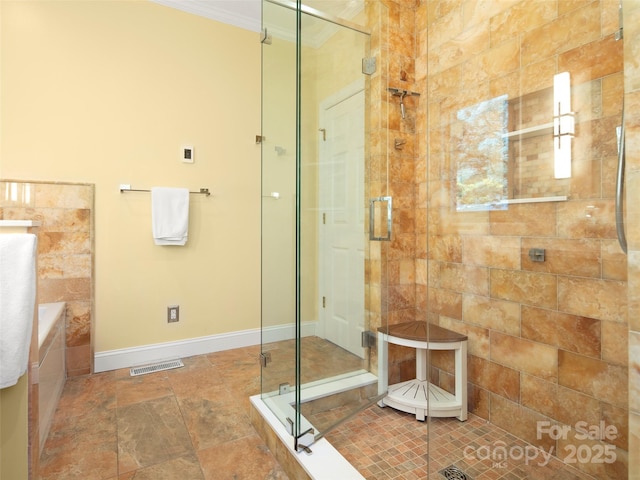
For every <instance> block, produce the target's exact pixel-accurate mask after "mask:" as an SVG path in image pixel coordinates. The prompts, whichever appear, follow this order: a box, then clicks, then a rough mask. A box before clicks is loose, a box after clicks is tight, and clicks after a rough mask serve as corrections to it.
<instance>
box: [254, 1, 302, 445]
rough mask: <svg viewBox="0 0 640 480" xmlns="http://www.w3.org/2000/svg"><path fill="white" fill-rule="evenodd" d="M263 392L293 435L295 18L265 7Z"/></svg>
mask: <svg viewBox="0 0 640 480" xmlns="http://www.w3.org/2000/svg"><path fill="white" fill-rule="evenodd" d="M262 17H263V18H262V23H263V33H262V40H261V41H262V132H261V136H260V137H258V138H256V142H257V143H261V146H262V282H261V283H262V302H261V304H262V328H261V335H262V338H261V364H262V372H261V373H262V374H261V382H262V385H261V393H262V398H263V400H264V402H265V404H266V405H268V406H269V407H270V409H271V410H272V411H273V412H274V413H275V414H276V416H277V417H278V418H279V420H280V421H281V422H282V423H283V424H284V425H285V426H287V428H289V429H290V432H291V433H293V430H292V429H293V424H294V423H295V413H294V410H293V409H292V408H291V404H292V403H294V398H295V396H294V387H295V385H296V353H297V348H296V333H297V325H296V306H297V305H296V225H297V223H296V174H297V163H296V152H297V140H296V119H297V111H296V95H295V92H296V75H297V73H296V71H297V70H296V69H297V62H296V57H297V54H296V42H295V38H296V13H295V10H291V9H287V8H283V7H281V6H278V5H275V4H273V3H270V2H263V8H262Z"/></svg>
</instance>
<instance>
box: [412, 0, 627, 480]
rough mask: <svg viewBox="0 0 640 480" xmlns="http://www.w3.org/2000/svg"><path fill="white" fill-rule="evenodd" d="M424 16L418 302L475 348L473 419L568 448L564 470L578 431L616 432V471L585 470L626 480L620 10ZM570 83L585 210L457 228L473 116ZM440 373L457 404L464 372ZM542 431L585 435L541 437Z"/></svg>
mask: <svg viewBox="0 0 640 480" xmlns="http://www.w3.org/2000/svg"><path fill="white" fill-rule="evenodd" d="M420 8H424V9H426V11H427V24H426V25H423V26H418V28H419V29H425V27H426V29H425V30H424V31H425V34H424V35H426V37H427V52H426V56H425V57H423V58H421V59H419V61H422V62H424V65H425V67H424V70H426V71H427V72H428V77H427V84H428V94H427V98H428V100H427V102H425V103H426V104H425V105H423V108H424V113H425V115H427V124H428V137H427V138H428V149H427V164H428V174H427V177H426V178H427V180H426V182H425V189H426V191H427V207H428V229H427V232H428V245H429V250H428V252H427V253H426V256H425V257H424V258H425V259H426V261H427V263H428V265H427V272H428V275H427V281H426V284H425V285H421V286H419V287H418V288H425V289H426V292H427V293H426V297H427V301H426V302H425V304H423V305H420V306H419V307H420V308H422V309H424V312H425V315H428V316H430V317H431V318H432V320H434V321H437V322H438V323H439V324H440V325H442V326H445V327H447V328H450V329H452V330H456V331H459V332H463V333H466V334H467V335H468V336H469V353H470V355H469V361H468V365H469V383H470V390H469V392H470V400H469V407H470V410H471V411H472V412H474V413H476V414H478V415H480V416H482V417H484V418H486V419H488V420H490V421H491V422H492V423H495V424H497V425H499V426H501V427H503V428H504V429H506V430H507V431H509V432H511V433H513V434H515V435H517V436H519V437H521V438H523V439H524V440H526V441H529V442H531V443H534V444H538V445H541V446H544V447H546V448H547V450H548V448H549V447H554V451H555V453H556V455H558V456H559V457H560V458H565V457H566V456H567V454H568V453H569V450H565V448H567V447H569V446H570V445H575V446H578V445H580V444H581V443H584V442H581V441H579V440H578V439H576V438H575V437H574V436H573V435H574V434H575V426H576V424H577V423H578V422H586V425H589V426H591V425H600V422H605V424H606V425H613V426H615V428H616V430H617V432H618V434H617V435H616V438H615V439H610V441H609V443H611V444H612V445H614V446H615V459H616V461H615V462H614V463H613V464H608V463H596V462H585V463H579V464H578V465H577V466H579V467H580V468H582V469H583V470H585V471H587V472H589V473H591V474H594V475H597V476H598V477H599V478H626V472H627V462H628V457H627V450H628V431H629V430H628V421H627V416H628V414H627V408H628V404H627V391H628V390H627V378H628V368H627V366H628V361H627V353H626V352H627V341H626V338H625V335H624V332H625V331H626V330H627V328H628V327H627V282H626V280H627V272H626V258H625V257H624V255H623V253H622V251H621V250H620V248H619V247H618V246H617V244H616V240H615V237H616V234H615V221H614V199H613V197H614V182H615V165H616V143H615V140H616V136H615V127H616V126H617V125H619V124H620V114H621V99H622V52H623V48H622V42H616V41H615V40H614V38H613V35H614V33H615V30H616V29H617V27H618V25H617V2H609V1H592V2H567V1H558V2H555V1H544V2H527V1H524V2H490V3H487V2H425V4H423V5H422V6H421V7H420ZM562 71H569V72H570V73H571V79H572V80H571V81H572V105H573V108H574V110H575V111H576V112H577V122H578V125H577V134H576V138H575V139H574V153H573V174H572V178H571V181H570V184H569V185H568V186H567V188H568V190H567V192H566V194H567V195H568V197H569V200H568V201H567V202H558V203H556V202H551V203H539V204H520V205H510V206H509V208H508V209H506V210H502V211H500V210H495V211H483V212H464V213H459V212H456V209H455V203H454V202H455V198H454V195H453V192H454V191H455V183H456V169H455V162H456V156H457V149H459V148H465V145H463V144H459V143H457V142H455V132H454V131H453V127H454V126H455V119H456V115H457V112H459V111H460V110H461V109H462V108H466V107H469V106H473V105H475V104H478V103H480V102H483V101H487V100H490V99H492V98H495V97H497V96H500V95H504V94H506V95H508V98H509V99H510V100H511V99H518V98H523V97H527V96H529V95H531V94H533V93H535V92H538V91H544V90H545V89H548V88H549V87H551V86H552V82H553V75H554V74H555V73H559V72H562ZM523 106H526V104H523ZM549 117H551V112H550V115H549ZM549 120H550V118H549ZM522 126H526V123H523V124H521V125H520V126H519V128H522ZM452 140H454V141H452ZM550 184H551V185H550V186H549V195H557V194H558V193H559V192H558V191H557V182H554V181H553V180H550ZM535 196H538V194H537V193H536V195H535ZM531 248H543V249H545V251H546V261H545V262H543V263H534V262H532V261H531V260H530V259H529V257H528V251H529V249H531ZM432 361H433V365H432V366H433V369H432V371H433V378H434V380H435V381H436V382H438V383H439V384H441V385H443V386H445V387H447V388H450V387H451V375H450V372H451V371H452V370H451V365H450V363H451V361H450V358H449V357H448V356H446V355H433V356H432ZM541 421H549V422H551V423H552V424H556V423H557V424H562V425H567V426H569V427H571V433H569V434H568V436H567V437H566V438H560V439H553V438H551V436H550V435H546V434H543V435H540V434H539V431H538V428H537V426H538V422H541ZM540 437H542V438H540ZM556 440H557V441H556Z"/></svg>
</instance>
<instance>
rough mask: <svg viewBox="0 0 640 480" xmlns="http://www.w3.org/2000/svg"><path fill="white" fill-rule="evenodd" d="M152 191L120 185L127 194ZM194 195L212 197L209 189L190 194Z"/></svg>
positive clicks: (121, 189) (121, 191)
mask: <svg viewBox="0 0 640 480" xmlns="http://www.w3.org/2000/svg"><path fill="white" fill-rule="evenodd" d="M150 191H151V190H144V189H138V188H131V185H120V193H125V192H150ZM189 193H192V194H194V195H206V196H207V197H208V196H209V195H211V192H209V189H208V188H201V189H200V191H199V192H189Z"/></svg>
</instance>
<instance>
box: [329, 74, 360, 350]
mask: <svg viewBox="0 0 640 480" xmlns="http://www.w3.org/2000/svg"><path fill="white" fill-rule="evenodd" d="M320 116H321V118H320V127H321V129H322V132H323V134H322V135H321V137H320V208H321V215H320V219H321V220H320V223H321V225H320V231H321V234H320V239H321V240H320V289H321V296H322V297H323V301H322V302H321V306H320V310H321V312H320V315H319V318H320V319H321V322H322V323H323V325H322V327H324V328H321V331H322V330H324V337H325V338H326V339H327V340H329V341H331V342H333V343H335V344H336V345H339V346H340V347H342V348H344V349H346V350H348V351H350V352H352V353H354V354H356V355H358V356H360V357H362V358H364V350H363V348H362V346H361V333H362V332H363V331H364V246H365V245H364V242H365V232H364V228H365V223H364V216H365V209H364V90H363V89H362V88H361V86H354V87H352V88H351V89H348V90H345V91H344V92H342V94H341V95H340V96H338V97H337V98H336V99H335V100H334V101H333V102H323V108H321V114H320Z"/></svg>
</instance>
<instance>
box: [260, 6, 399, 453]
mask: <svg viewBox="0 0 640 480" xmlns="http://www.w3.org/2000/svg"><path fill="white" fill-rule="evenodd" d="M311 5H313V7H317V8H313V7H312V6H311ZM311 5H310V4H305V5H302V4H301V3H300V2H298V3H294V2H281V1H275V0H273V1H272V0H265V1H264V2H263V5H262V11H263V20H262V24H263V31H262V38H261V41H262V75H263V77H262V102H263V105H262V116H263V117H262V135H261V136H260V137H258V138H256V142H259V143H261V146H262V329H261V330H262V342H261V363H262V376H261V379H262V386H261V392H262V393H261V394H262V399H263V401H264V403H265V404H266V405H267V406H268V407H269V408H270V409H271V411H272V412H273V413H275V415H276V416H277V417H278V419H279V420H280V421H281V422H282V423H283V424H284V425H285V427H286V428H287V429H288V431H289V433H291V435H293V436H294V437H295V438H296V439H297V442H296V445H297V447H298V449H299V450H300V449H305V448H307V447H308V446H309V445H311V444H312V443H313V442H314V441H315V440H317V439H318V438H320V437H322V436H323V434H324V433H325V432H326V431H328V430H329V429H330V428H331V427H332V426H333V425H336V424H337V423H340V422H341V421H342V420H343V419H345V418H348V417H349V416H350V415H352V414H353V413H354V412H357V411H359V410H360V409H362V408H364V407H366V406H368V405H370V404H371V403H372V402H374V401H375V400H376V399H377V397H378V384H377V376H376V369H377V366H376V362H377V355H376V345H375V329H376V328H378V327H380V326H381V325H382V324H383V321H384V314H383V312H382V307H381V302H380V298H381V294H380V292H381V290H382V288H381V286H380V282H379V275H378V274H377V273H376V272H379V270H380V268H379V267H375V268H374V269H373V270H375V271H372V268H371V266H372V265H373V264H375V263H376V258H375V256H376V251H378V252H379V249H380V244H381V243H382V242H384V241H385V239H388V238H389V234H390V231H389V228H390V217H389V216H390V215H391V199H390V197H389V196H388V192H387V187H386V184H385V183H384V182H379V181H376V182H372V181H371V179H372V165H373V164H375V165H376V171H379V170H380V169H386V163H385V162H386V157H385V155H384V154H382V153H381V152H380V151H376V150H375V147H372V144H373V143H374V142H372V138H371V137H372V134H373V133H374V132H375V126H374V127H373V128H372V126H371V125H370V124H369V111H370V108H371V107H370V105H371V103H370V98H371V96H372V89H374V88H375V87H373V85H374V84H375V82H376V78H377V77H379V76H380V73H379V66H376V65H375V60H373V59H372V57H371V55H370V48H371V32H369V31H367V30H366V28H365V27H364V26H362V23H364V21H363V18H364V10H363V6H364V4H363V3H359V2H355V3H354V2H350V3H349V2H336V1H332V2H316V3H315V4H314V3H313V2H311ZM342 17H348V18H350V19H353V20H344V19H343V18H342ZM380 143H382V142H380ZM385 143H386V142H385ZM384 148H386V147H382V149H381V150H382V151H384ZM376 177H377V175H376ZM370 206H371V207H370ZM370 222H373V223H370ZM370 230H371V231H370ZM370 237H373V239H371V238H370ZM377 263H378V264H379V262H377Z"/></svg>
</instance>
